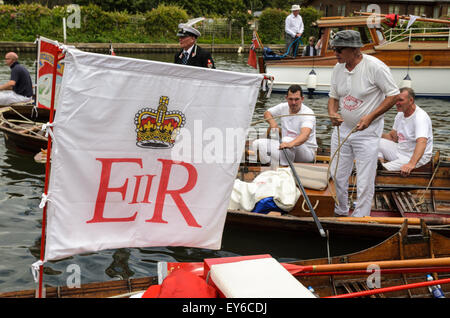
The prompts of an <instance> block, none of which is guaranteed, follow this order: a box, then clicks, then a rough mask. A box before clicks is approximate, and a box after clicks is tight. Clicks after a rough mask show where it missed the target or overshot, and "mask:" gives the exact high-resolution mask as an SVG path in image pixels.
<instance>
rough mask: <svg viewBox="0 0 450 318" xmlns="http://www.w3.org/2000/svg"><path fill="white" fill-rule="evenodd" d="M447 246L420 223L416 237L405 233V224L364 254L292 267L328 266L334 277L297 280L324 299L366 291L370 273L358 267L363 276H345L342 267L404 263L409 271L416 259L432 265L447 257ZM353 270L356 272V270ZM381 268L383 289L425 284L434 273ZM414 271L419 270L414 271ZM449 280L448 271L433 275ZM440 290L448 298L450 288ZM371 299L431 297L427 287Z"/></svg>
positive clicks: (429, 270)
mask: <svg viewBox="0 0 450 318" xmlns="http://www.w3.org/2000/svg"><path fill="white" fill-rule="evenodd" d="M449 244H450V239H449V238H447V237H444V236H441V235H439V234H437V233H435V232H434V231H433V230H429V229H428V228H427V227H426V226H425V225H424V223H423V222H422V231H421V233H420V234H415V235H411V234H410V233H408V227H407V226H406V223H405V224H403V226H402V228H401V229H400V231H399V232H398V233H397V234H395V235H393V236H392V237H390V238H389V239H388V240H386V241H385V242H383V243H381V244H379V245H377V246H374V247H372V248H369V249H367V250H364V251H361V252H358V253H354V254H349V255H345V256H339V257H332V258H330V259H320V260H319V259H317V260H305V261H299V262H294V263H293V264H296V265H299V266H308V265H320V264H323V265H325V264H331V266H329V271H330V272H334V273H335V275H324V273H320V274H319V275H318V276H313V275H302V276H301V277H298V279H299V281H300V282H301V283H302V284H304V285H305V286H312V287H313V288H314V290H315V291H316V293H317V294H318V295H319V296H320V297H327V296H333V295H341V294H346V293H351V292H356V291H364V290H368V289H369V288H368V286H367V282H368V279H367V278H368V275H370V273H368V272H367V271H366V270H367V266H366V267H361V268H364V270H363V271H362V272H363V274H360V275H358V274H353V275H345V274H344V272H342V271H343V270H344V269H348V268H349V267H348V266H347V267H346V266H345V264H352V263H353V264H354V265H355V263H365V262H369V263H372V264H379V265H381V264H382V262H385V261H395V260H400V262H399V263H402V262H401V261H407V262H405V263H404V264H408V265H405V266H407V267H408V266H411V265H412V264H414V260H417V259H422V260H423V259H426V260H429V261H433V260H437V259H439V258H446V257H448V256H449V255H450V245H449ZM340 265H344V266H340ZM388 267H389V266H388ZM353 268H356V266H355V267H353ZM380 268H381V287H382V288H385V287H389V286H394V285H404V284H411V283H415V282H423V281H426V279H425V275H426V273H433V270H432V269H430V268H429V269H423V271H416V272H415V271H414V270H411V273H407V271H406V270H404V271H398V272H396V271H386V272H383V266H380ZM386 268H387V267H386ZM392 268H393V267H392ZM411 269H412V266H411ZM416 269H418V268H417V267H416ZM340 271H341V272H340ZM364 272H365V273H364ZM414 272H415V273H414ZM448 277H450V270H449V268H448V267H447V269H445V270H444V271H443V272H439V273H438V274H437V273H436V277H435V278H448ZM442 289H443V290H444V292H445V293H447V294H448V293H449V292H450V284H447V285H442ZM372 297H404V298H406V297H408V298H422V297H430V293H429V291H428V289H427V288H426V287H422V288H417V289H409V290H402V291H395V292H392V293H388V294H377V295H373V296H372Z"/></svg>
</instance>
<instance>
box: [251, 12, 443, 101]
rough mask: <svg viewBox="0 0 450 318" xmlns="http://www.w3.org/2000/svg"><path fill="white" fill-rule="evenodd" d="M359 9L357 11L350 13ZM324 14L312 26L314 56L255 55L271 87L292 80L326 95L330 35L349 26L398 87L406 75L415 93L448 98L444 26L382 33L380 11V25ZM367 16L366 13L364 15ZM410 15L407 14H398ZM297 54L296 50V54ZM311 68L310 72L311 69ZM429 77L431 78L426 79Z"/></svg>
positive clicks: (367, 18)
mask: <svg viewBox="0 0 450 318" xmlns="http://www.w3.org/2000/svg"><path fill="white" fill-rule="evenodd" d="M355 14H359V12H357V13H355ZM361 14H362V16H353V17H324V18H321V19H319V20H318V21H317V22H316V23H317V27H318V28H319V34H320V37H321V38H322V42H321V43H322V48H321V51H320V55H318V56H313V57H303V56H297V57H295V58H293V57H288V56H286V57H283V58H278V57H276V56H275V57H273V56H268V55H267V54H266V55H265V56H262V57H259V62H258V63H259V69H260V72H261V73H265V74H267V75H270V76H272V77H273V78H274V81H273V91H275V92H276V91H280V92H283V91H286V89H287V87H288V86H289V85H291V84H300V85H302V86H306V87H307V88H308V89H310V90H312V91H314V93H319V94H325V93H326V94H327V93H328V92H329V88H330V81H331V74H332V70H333V67H334V65H336V63H337V59H336V57H335V54H334V52H333V50H332V48H331V46H330V39H331V38H332V36H333V35H334V33H336V32H337V31H340V30H344V29H354V30H358V31H359V32H360V33H361V37H362V41H363V44H364V46H363V47H362V48H361V52H362V53H365V54H369V55H373V56H375V57H377V58H379V59H380V60H382V61H383V62H384V63H385V64H386V65H388V66H389V67H390V69H391V72H392V75H393V77H394V80H395V81H396V83H397V84H398V85H399V87H402V86H405V84H404V83H403V80H404V79H405V78H406V77H407V76H409V79H408V78H406V79H407V80H411V81H412V82H411V83H412V88H413V89H414V90H415V92H416V94H417V96H428V97H444V98H448V97H450V85H448V81H447V80H446V79H448V78H449V76H450V47H449V46H448V39H449V29H448V27H444V28H441V29H438V30H437V29H431V30H430V29H428V30H427V29H425V30H424V29H423V28H420V29H414V28H410V29H408V30H406V31H405V30H402V29H388V30H387V31H385V32H383V30H382V27H381V26H382V24H381V23H390V22H391V20H390V19H389V17H387V16H386V15H379V18H380V21H379V23H380V24H377V23H374V21H375V20H374V19H373V18H372V17H371V16H365V15H364V13H361ZM369 15H370V14H369ZM398 18H401V19H409V17H402V16H400V17H398ZM417 20H418V21H430V22H439V23H443V24H446V25H450V22H449V21H448V20H430V19H422V18H419V19H417ZM300 55H301V54H300ZM311 70H314V72H315V74H311V75H310V72H311ZM429 78H433V79H434V80H433V81H429V80H428V79H429Z"/></svg>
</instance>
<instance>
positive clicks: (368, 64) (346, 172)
mask: <svg viewBox="0 0 450 318" xmlns="http://www.w3.org/2000/svg"><path fill="white" fill-rule="evenodd" d="M331 45H332V47H333V48H334V50H335V54H336V58H337V60H338V63H337V64H336V66H335V67H334V69H333V74H332V77H331V87H330V93H329V97H330V98H329V100H328V114H329V115H330V116H331V121H332V124H333V125H334V126H339V134H338V130H337V127H335V128H334V131H333V135H332V138H331V155H332V157H333V156H334V154H335V153H336V152H337V151H338V150H339V153H338V154H339V157H338V154H336V156H334V159H333V161H332V169H331V173H332V176H333V177H334V176H335V178H334V183H335V187H336V197H337V200H338V202H339V204H337V205H336V206H335V210H334V212H335V215H336V216H347V215H348V213H349V204H348V184H349V182H348V181H349V177H350V175H351V172H352V169H353V162H354V161H355V162H356V174H357V201H356V205H355V209H354V211H353V214H352V216H355V217H362V216H369V215H370V211H371V207H372V200H373V195H374V193H375V176H376V169H377V160H378V145H379V142H380V137H381V134H382V132H383V126H384V117H383V116H384V115H383V114H384V113H385V112H386V111H387V110H389V109H390V108H391V107H392V106H393V105H394V104H395V103H396V102H397V98H398V94H399V90H398V87H397V85H396V84H395V82H394V79H393V78H392V74H391V72H390V70H389V68H388V67H387V66H386V64H384V63H383V62H382V61H380V60H379V59H377V58H375V57H373V56H371V55H366V54H362V53H361V51H360V47H362V46H363V45H362V43H361V36H360V34H359V32H357V31H353V30H345V31H339V32H337V33H336V34H335V36H334V37H333V40H332V41H331ZM339 112H340V113H339ZM353 130H354V131H353ZM352 131H353V132H352ZM347 136H348V139H347V140H345V139H346V138H347ZM344 140H345V142H344ZM343 142H344V143H343ZM341 144H342V146H340V147H339V145H341ZM338 148H339V149H338ZM338 162H339V164H338V167H337V169H336V165H337V163H338ZM335 171H336V174H335Z"/></svg>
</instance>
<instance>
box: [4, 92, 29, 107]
mask: <svg viewBox="0 0 450 318" xmlns="http://www.w3.org/2000/svg"><path fill="white" fill-rule="evenodd" d="M27 102H31V97H26V96H22V95H19V94H16V93H15V92H14V91H1V92H0V105H2V106H8V105H11V104H15V103H27Z"/></svg>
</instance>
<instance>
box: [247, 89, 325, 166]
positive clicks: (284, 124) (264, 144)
mask: <svg viewBox="0 0 450 318" xmlns="http://www.w3.org/2000/svg"><path fill="white" fill-rule="evenodd" d="M303 100H304V96H303V91H302V88H301V87H300V85H291V86H290V87H289V88H288V91H287V95H286V103H281V104H278V105H276V106H273V107H271V108H269V109H268V110H266V111H265V112H264V118H265V119H266V120H267V122H268V123H269V125H270V131H271V132H274V134H271V136H272V137H274V138H273V139H257V140H255V141H254V142H253V149H254V150H257V151H258V153H259V159H260V161H261V163H264V164H266V163H269V162H271V164H272V165H278V163H280V164H281V165H282V166H287V165H288V164H289V163H288V161H287V160H286V157H285V155H284V153H282V154H281V156H280V149H283V148H285V149H286V150H287V155H288V157H289V160H290V161H291V162H313V161H314V159H315V156H316V149H317V142H316V117H315V116H314V115H313V114H314V112H313V111H312V110H311V109H310V108H309V107H308V106H306V105H304V104H303ZM309 114H311V115H309ZM278 116H282V117H279V118H280V123H281V137H282V138H281V143H280V140H279V126H278V124H277V122H276V120H275V119H276V118H277V117H278Z"/></svg>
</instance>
